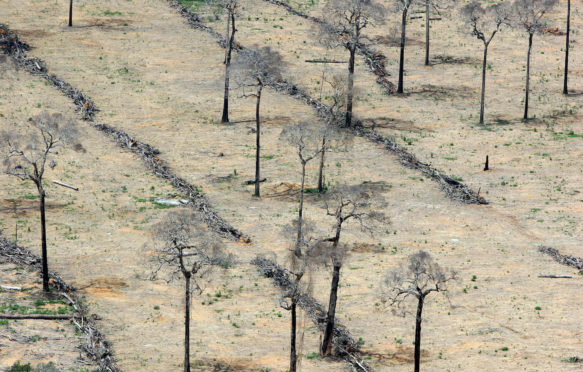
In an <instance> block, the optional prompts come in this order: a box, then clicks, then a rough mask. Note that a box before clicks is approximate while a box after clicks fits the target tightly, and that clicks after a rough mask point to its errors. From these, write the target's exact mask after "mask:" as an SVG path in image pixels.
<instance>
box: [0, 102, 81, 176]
mask: <svg viewBox="0 0 583 372" xmlns="http://www.w3.org/2000/svg"><path fill="white" fill-rule="evenodd" d="M30 125H31V126H32V128H34V130H33V131H32V132H31V133H30V134H28V135H26V136H25V135H17V134H15V133H9V132H6V131H3V132H1V133H0V141H1V142H2V147H1V149H2V152H3V154H2V155H3V157H4V161H3V165H4V173H6V174H8V175H11V176H16V177H18V178H20V179H22V180H32V181H34V182H35V183H38V182H40V181H41V180H42V177H43V175H44V172H45V165H47V161H49V164H48V165H49V166H54V164H55V163H54V161H53V160H51V159H50V157H51V155H52V154H56V153H57V152H56V150H55V149H57V148H58V147H61V146H64V145H66V144H68V143H69V142H71V141H72V140H73V139H74V138H76V137H77V130H76V128H75V126H74V123H73V122H72V121H70V120H66V119H65V118H64V117H63V115H61V114H48V113H46V112H45V113H42V114H41V115H39V116H36V117H34V118H32V119H31V121H30Z"/></svg>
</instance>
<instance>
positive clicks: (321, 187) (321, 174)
mask: <svg viewBox="0 0 583 372" xmlns="http://www.w3.org/2000/svg"><path fill="white" fill-rule="evenodd" d="M325 154H326V137H324V138H322V155H321V157H320V170H319V172H318V192H319V193H323V192H324V156H325Z"/></svg>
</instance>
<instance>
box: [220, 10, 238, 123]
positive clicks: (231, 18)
mask: <svg viewBox="0 0 583 372" xmlns="http://www.w3.org/2000/svg"><path fill="white" fill-rule="evenodd" d="M238 6H239V1H238V0H224V1H223V2H222V7H223V8H224V9H225V10H226V11H227V32H226V34H225V42H226V44H227V45H226V46H225V93H224V98H223V116H222V117H221V123H228V122H229V80H230V75H231V55H232V53H233V47H234V46H235V32H237V28H236V27H235V15H236V14H237V10H238Z"/></svg>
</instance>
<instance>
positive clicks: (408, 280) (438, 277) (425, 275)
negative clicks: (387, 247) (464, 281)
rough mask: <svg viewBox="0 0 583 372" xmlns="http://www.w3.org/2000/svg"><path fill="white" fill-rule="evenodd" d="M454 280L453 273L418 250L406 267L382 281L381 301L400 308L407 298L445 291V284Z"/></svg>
mask: <svg viewBox="0 0 583 372" xmlns="http://www.w3.org/2000/svg"><path fill="white" fill-rule="evenodd" d="M455 278H456V273H455V272H454V271H448V270H446V269H442V268H441V266H439V265H438V264H437V263H436V262H434V261H433V259H432V258H431V256H430V255H429V253H427V252H425V251H422V250H420V251H419V252H417V253H415V254H413V255H411V256H410V257H409V263H408V266H406V267H405V266H402V267H400V268H398V269H395V270H393V271H391V272H390V273H389V274H388V275H387V277H386V278H385V279H384V281H383V283H382V284H383V288H384V290H385V293H384V298H383V300H384V301H386V302H388V303H389V304H390V305H396V306H397V307H401V305H402V304H403V303H405V302H406V300H407V299H408V298H409V297H415V298H416V299H418V300H419V299H421V300H422V299H423V298H424V297H425V296H427V295H428V294H429V293H431V292H445V291H447V283H448V282H449V281H451V280H454V279H455Z"/></svg>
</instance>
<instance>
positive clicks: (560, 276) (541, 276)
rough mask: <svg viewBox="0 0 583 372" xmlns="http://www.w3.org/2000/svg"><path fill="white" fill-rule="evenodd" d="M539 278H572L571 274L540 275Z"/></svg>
mask: <svg viewBox="0 0 583 372" xmlns="http://www.w3.org/2000/svg"><path fill="white" fill-rule="evenodd" d="M538 277H539V278H551V279H571V278H572V276H571V275H551V274H549V275H542V274H541V275H539V276H538Z"/></svg>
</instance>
